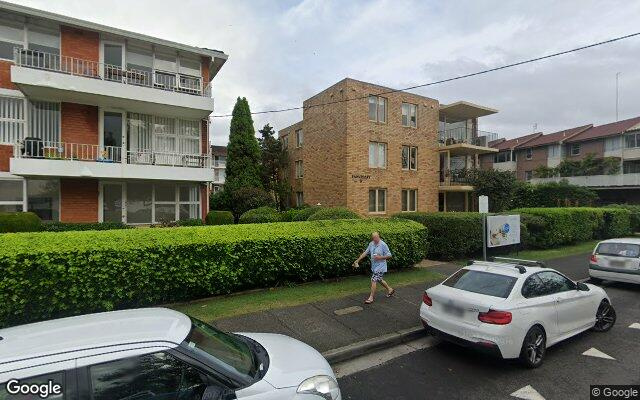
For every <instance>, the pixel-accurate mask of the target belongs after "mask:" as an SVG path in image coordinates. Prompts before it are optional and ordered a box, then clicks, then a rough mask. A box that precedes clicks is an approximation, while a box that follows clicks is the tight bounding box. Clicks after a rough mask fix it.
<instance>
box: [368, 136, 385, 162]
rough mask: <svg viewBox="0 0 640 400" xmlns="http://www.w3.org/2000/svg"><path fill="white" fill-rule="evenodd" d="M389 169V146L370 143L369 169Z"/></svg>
mask: <svg viewBox="0 0 640 400" xmlns="http://www.w3.org/2000/svg"><path fill="white" fill-rule="evenodd" d="M386 167H387V144H386V143H380V142H369V168H386Z"/></svg>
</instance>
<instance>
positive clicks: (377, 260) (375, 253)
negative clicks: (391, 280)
mask: <svg viewBox="0 0 640 400" xmlns="http://www.w3.org/2000/svg"><path fill="white" fill-rule="evenodd" d="M367 255H368V256H370V257H371V273H372V274H371V294H370V295H369V298H367V299H366V300H365V301H364V303H365V304H371V303H373V299H374V296H375V295H376V286H377V283H378V282H380V284H382V286H384V288H385V289H387V297H391V296H393V294H394V293H395V292H396V291H395V289H393V288H391V287H390V286H389V285H388V284H387V282H385V281H384V279H382V277H383V276H384V273H385V272H387V260H388V259H390V258H391V252H390V251H389V246H387V244H386V243H385V242H384V241H382V240H381V239H380V234H379V233H378V232H373V233H372V234H371V243H369V246H368V247H367V249H366V250H365V251H364V253H362V254H360V257H358V259H357V260H355V261H354V262H353V267H354V268H357V267H358V263H359V262H360V260H362V259H363V258H365V257H366V256H367Z"/></svg>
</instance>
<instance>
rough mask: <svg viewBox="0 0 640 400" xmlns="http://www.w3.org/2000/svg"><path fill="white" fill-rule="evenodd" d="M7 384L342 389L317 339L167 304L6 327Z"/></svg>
mask: <svg viewBox="0 0 640 400" xmlns="http://www.w3.org/2000/svg"><path fill="white" fill-rule="evenodd" d="M0 383H2V384H1V385H0V399H5V398H11V397H10V396H7V395H8V394H15V393H16V392H18V393H21V394H23V395H25V394H26V395H27V397H20V398H29V399H31V398H33V399H37V398H40V397H38V396H39V395H41V394H42V393H43V392H42V391H43V390H44V391H46V393H47V395H49V397H47V398H55V399H64V400H74V399H78V400H80V399H89V398H91V399H93V400H117V399H122V400H124V399H127V400H143V399H144V400H151V399H154V400H160V399H162V400H165V399H177V400H226V399H236V398H237V399H243V398H251V399H255V400H259V399H269V400H271V399H274V400H275V399H301V400H302V399H308V400H312V399H318V400H338V399H340V398H341V395H340V389H339V388H338V384H337V382H336V378H335V375H334V373H333V371H332V370H331V367H330V366H329V364H328V363H327V361H326V360H325V359H324V358H323V357H322V355H320V353H318V352H317V351H316V350H314V349H313V348H311V347H310V346H308V345H306V344H304V343H302V342H300V341H298V340H295V339H292V338H290V337H287V336H283V335H276V334H267V333H238V334H232V333H225V332H222V331H220V330H218V329H216V328H214V327H212V326H210V325H208V324H206V323H204V322H202V321H199V320H197V319H195V318H191V317H188V316H186V315H184V314H181V313H179V312H177V311H173V310H169V309H164V308H147V309H137V310H125V311H114V312H106V313H98V314H89V315H83V316H78V317H70V318H62V319H57V320H51V321H45V322H38V323H34V324H28V325H22V326H16V327H12V328H6V329H1V330H0ZM56 390H57V391H56ZM52 394H53V396H52ZM29 396H31V397H29Z"/></svg>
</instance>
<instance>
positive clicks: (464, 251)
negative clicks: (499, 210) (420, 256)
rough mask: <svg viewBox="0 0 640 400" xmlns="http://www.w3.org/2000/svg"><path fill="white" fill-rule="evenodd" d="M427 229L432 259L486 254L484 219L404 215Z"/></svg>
mask: <svg viewBox="0 0 640 400" xmlns="http://www.w3.org/2000/svg"><path fill="white" fill-rule="evenodd" d="M394 218H405V219H411V220H413V221H416V222H419V223H421V224H422V225H424V226H426V227H427V237H428V239H427V241H428V243H429V249H428V258H430V259H438V260H453V259H456V258H462V257H467V256H470V255H473V254H477V253H478V252H481V251H482V218H481V215H480V214H479V213H473V212H434V213H423V212H415V213H413V212H412V213H400V214H396V215H395V216H394Z"/></svg>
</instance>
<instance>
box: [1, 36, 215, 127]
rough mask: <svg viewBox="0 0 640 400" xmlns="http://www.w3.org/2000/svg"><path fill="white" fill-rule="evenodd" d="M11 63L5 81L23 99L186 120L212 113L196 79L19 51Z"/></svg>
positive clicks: (204, 89)
mask: <svg viewBox="0 0 640 400" xmlns="http://www.w3.org/2000/svg"><path fill="white" fill-rule="evenodd" d="M14 63H15V65H13V66H11V80H12V82H13V83H15V84H16V85H17V86H18V87H20V89H21V90H22V91H23V92H24V93H25V94H26V95H27V96H29V97H35V98H39V99H43V100H52V101H68V102H76V103H81V104H90V105H97V106H102V107H116V108H126V109H129V110H131V111H136V112H141V113H156V114H157V113H160V114H162V113H168V114H172V115H180V116H185V117H190V118H205V117H207V116H208V115H209V114H210V113H211V112H212V111H213V99H212V98H211V87H210V85H209V84H208V83H206V82H203V81H202V78H201V77H197V76H188V75H183V74H178V73H168V72H164V71H159V70H152V69H149V70H147V71H143V70H136V69H124V68H122V67H120V66H115V65H110V64H105V63H99V62H95V61H90V60H82V59H78V58H74V57H68V56H62V55H59V54H54V53H44V52H40V51H35V50H26V49H21V48H15V49H14ZM205 83H206V85H205Z"/></svg>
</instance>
